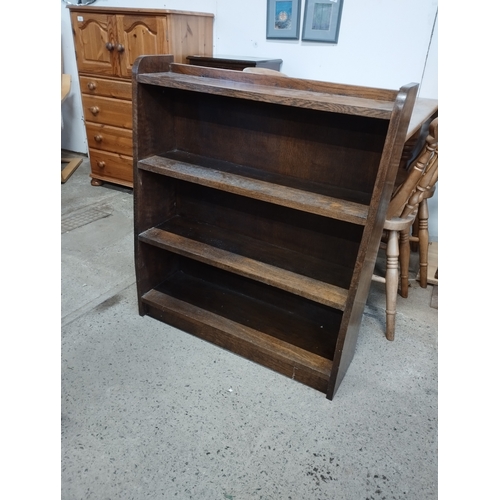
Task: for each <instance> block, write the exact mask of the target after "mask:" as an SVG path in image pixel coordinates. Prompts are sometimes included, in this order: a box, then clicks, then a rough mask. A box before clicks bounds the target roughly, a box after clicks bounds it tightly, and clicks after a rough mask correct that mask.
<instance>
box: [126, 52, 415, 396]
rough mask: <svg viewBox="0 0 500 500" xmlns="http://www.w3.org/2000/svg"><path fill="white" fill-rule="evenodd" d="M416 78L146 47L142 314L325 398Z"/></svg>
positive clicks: (355, 309)
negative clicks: (296, 72) (271, 70)
mask: <svg viewBox="0 0 500 500" xmlns="http://www.w3.org/2000/svg"><path fill="white" fill-rule="evenodd" d="M416 90H417V85H416V84H410V85H407V86H405V87H402V88H401V89H400V90H399V91H392V90H381V89H373V88H365V87H355V86H347V85H338V84H333V83H325V82H315V81H311V80H299V79H294V78H282V77H281V78H279V77H269V76H267V75H266V76H264V75H255V74H249V73H242V72H239V71H228V70H221V69H214V68H205V67H197V66H188V65H183V64H175V63H173V59H172V58H171V57H169V56H163V57H162V56H144V57H141V58H139V59H138V60H137V61H136V63H135V66H134V70H133V119H134V125H133V127H134V176H135V177H134V186H135V188H134V207H135V213H134V219H135V222H134V225H135V228H134V231H135V263H136V276H137V291H138V301H139V313H140V314H141V315H145V314H147V315H150V316H152V317H154V318H156V319H159V320H160V321H164V322H166V323H168V324H171V325H173V326H175V327H177V328H180V329H182V330H185V331H187V332H189V333H191V334H194V335H197V336H199V337H201V338H203V339H205V340H207V341H209V342H212V343H214V344H216V345H219V346H221V347H223V348H225V349H229V350H231V351H233V352H235V353H237V354H240V355H242V356H244V357H246V358H248V359H251V360H253V361H255V362H257V363H260V364H262V365H264V366H267V367H269V368H271V369H273V370H276V371H278V372H280V373H282V374H284V375H286V376H289V377H291V378H293V379H295V380H298V381H300V382H302V383H304V384H307V385H309V386H311V387H314V388H316V389H318V390H320V391H322V392H324V393H326V395H327V397H328V398H330V399H331V398H332V397H333V395H334V394H335V392H336V390H337V388H338V387H339V384H340V382H341V380H342V378H343V376H344V374H345V372H346V370H347V368H348V366H349V364H350V362H351V360H352V357H353V355H354V350H355V345H356V340H357V335H358V331H359V326H360V323H361V316H362V314H363V309H364V306H365V302H366V297H367V294H368V290H369V287H370V282H371V275H372V272H373V266H374V262H375V257H376V254H377V250H378V245H379V243H380V238H381V234H382V228H383V223H384V219H385V211H386V210H387V204H388V201H389V199H390V196H391V192H392V188H393V185H394V180H395V177H396V172H397V168H398V165H399V160H400V157H401V152H402V149H403V144H404V141H405V135H406V130H407V128H408V123H409V120H410V116H411V112H412V108H413V105H414V102H415V96H416Z"/></svg>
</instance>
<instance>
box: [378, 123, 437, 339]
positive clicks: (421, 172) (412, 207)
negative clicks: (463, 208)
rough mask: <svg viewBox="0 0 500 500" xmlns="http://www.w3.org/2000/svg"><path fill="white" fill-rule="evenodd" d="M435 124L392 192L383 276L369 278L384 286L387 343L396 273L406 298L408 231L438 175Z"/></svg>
mask: <svg viewBox="0 0 500 500" xmlns="http://www.w3.org/2000/svg"><path fill="white" fill-rule="evenodd" d="M434 122H435V123H434ZM434 122H433V123H432V124H431V127H430V128H429V135H428V136H427V139H426V144H425V147H424V148H423V149H422V151H421V152H420V154H419V156H418V157H417V159H416V160H415V161H414V162H413V164H412V165H411V166H410V168H409V171H408V175H407V177H406V179H405V181H404V182H403V183H402V184H401V185H399V186H398V187H397V188H396V189H395V191H394V193H393V195H392V199H391V202H390V204H389V208H388V211H387V217H386V222H385V224H384V235H383V238H382V241H383V243H384V245H383V246H385V248H386V273H385V277H381V276H378V275H375V274H374V275H373V277H372V279H373V281H378V282H382V283H385V293H386V338H387V340H394V334H395V327H396V301H397V294H398V281H399V280H398V274H400V279H401V296H402V297H405V298H406V297H408V274H409V266H410V228H411V227H412V225H413V223H414V221H415V218H416V216H417V212H418V210H419V206H420V204H421V202H422V201H423V199H424V198H423V197H424V195H425V193H426V192H428V186H429V185H430V184H431V183H432V182H433V179H434V178H435V177H436V176H437V119H436V120H434ZM434 134H435V136H434ZM422 241H423V240H422ZM398 263H399V266H398Z"/></svg>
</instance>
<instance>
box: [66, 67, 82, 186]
mask: <svg viewBox="0 0 500 500" xmlns="http://www.w3.org/2000/svg"><path fill="white" fill-rule="evenodd" d="M70 90H71V75H69V74H66V73H63V74H62V75H61V104H62V103H63V102H64V101H65V100H66V97H68V95H69V91H70ZM61 126H62V122H61ZM82 161H83V159H82V158H61V164H67V165H66V166H65V167H64V168H63V169H62V171H61V182H62V183H63V184H64V183H65V182H66V181H67V180H68V179H69V178H70V177H71V176H72V175H73V172H74V171H75V170H76V169H77V168H78V167H79V166H80V164H81V163H82Z"/></svg>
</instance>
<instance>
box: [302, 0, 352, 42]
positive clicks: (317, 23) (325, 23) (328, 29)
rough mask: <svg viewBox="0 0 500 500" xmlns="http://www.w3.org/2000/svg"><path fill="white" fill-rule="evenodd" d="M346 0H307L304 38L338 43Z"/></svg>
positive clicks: (303, 28)
mask: <svg viewBox="0 0 500 500" xmlns="http://www.w3.org/2000/svg"><path fill="white" fill-rule="evenodd" d="M343 3H344V0H306V7H305V10H304V25H303V27H302V40H304V41H311V42H325V43H337V42H338V39H339V30H340V18H341V16H342V5H343Z"/></svg>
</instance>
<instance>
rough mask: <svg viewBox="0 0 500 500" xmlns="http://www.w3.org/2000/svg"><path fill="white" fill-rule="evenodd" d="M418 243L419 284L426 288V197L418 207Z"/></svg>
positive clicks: (427, 262) (427, 228)
mask: <svg viewBox="0 0 500 500" xmlns="http://www.w3.org/2000/svg"><path fill="white" fill-rule="evenodd" d="M418 220H419V224H418V245H419V259H420V286H421V287H422V288H427V268H428V265H429V207H428V205H427V199H424V200H422V201H421V203H420V206H419V208H418Z"/></svg>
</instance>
